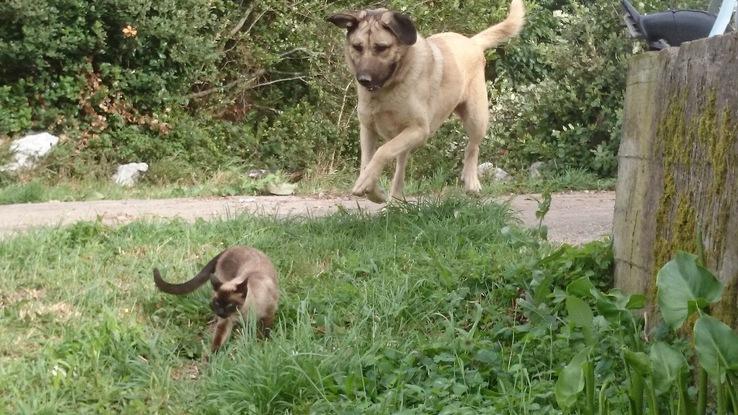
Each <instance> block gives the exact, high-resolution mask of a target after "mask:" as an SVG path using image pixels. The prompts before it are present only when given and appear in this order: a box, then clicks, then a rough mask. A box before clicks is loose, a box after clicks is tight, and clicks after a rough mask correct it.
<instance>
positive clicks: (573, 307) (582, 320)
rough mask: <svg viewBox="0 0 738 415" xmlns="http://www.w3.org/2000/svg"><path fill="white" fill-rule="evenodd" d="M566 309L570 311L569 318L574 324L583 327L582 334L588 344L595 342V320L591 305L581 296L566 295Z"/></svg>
mask: <svg viewBox="0 0 738 415" xmlns="http://www.w3.org/2000/svg"><path fill="white" fill-rule="evenodd" d="M566 311H567V312H568V313H569V319H570V320H571V322H572V323H574V325H576V326H578V327H581V328H582V335H584V341H585V342H587V344H590V345H591V344H594V336H593V334H592V333H593V324H592V322H593V320H594V315H592V309H591V308H589V305H588V304H587V303H585V302H584V300H582V299H581V298H579V297H575V296H573V295H569V296H567V297H566Z"/></svg>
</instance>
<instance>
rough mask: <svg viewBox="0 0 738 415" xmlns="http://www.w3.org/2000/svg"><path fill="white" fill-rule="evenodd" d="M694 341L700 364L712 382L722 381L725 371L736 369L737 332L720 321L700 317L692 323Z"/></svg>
mask: <svg viewBox="0 0 738 415" xmlns="http://www.w3.org/2000/svg"><path fill="white" fill-rule="evenodd" d="M694 343H695V344H694V347H695V349H696V350H697V356H698V357H699V358H700V365H702V367H703V368H704V369H705V371H706V372H707V373H708V374H709V375H710V377H711V379H712V380H713V381H714V382H718V381H719V383H723V382H724V381H725V373H726V371H733V372H735V371H738V334H736V333H735V332H734V331H733V329H731V328H730V327H729V326H728V325H726V324H725V323H723V322H722V321H720V320H718V319H716V318H714V317H710V316H708V315H704V316H702V317H700V318H699V319H698V320H697V322H696V323H695V324H694Z"/></svg>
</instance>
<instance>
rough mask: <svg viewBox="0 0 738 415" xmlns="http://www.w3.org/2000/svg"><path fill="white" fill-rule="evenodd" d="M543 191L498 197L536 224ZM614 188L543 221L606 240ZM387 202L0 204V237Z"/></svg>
mask: <svg viewBox="0 0 738 415" xmlns="http://www.w3.org/2000/svg"><path fill="white" fill-rule="evenodd" d="M539 198H540V195H511V196H508V197H499V198H497V199H496V200H498V201H503V202H505V201H507V202H509V203H510V205H511V206H512V208H513V209H514V210H515V211H517V212H518V214H519V217H520V219H521V221H522V222H523V223H524V224H526V225H528V226H536V225H537V223H538V221H537V219H536V218H535V211H536V208H537V207H538V202H537V201H536V199H539ZM614 205H615V193H614V192H586V191H585V192H569V193H556V194H554V195H553V199H552V202H551V209H550V210H549V212H548V214H547V215H546V217H545V219H544V221H543V223H544V224H545V225H547V226H548V238H549V240H551V241H553V242H559V243H570V244H582V243H585V242H589V241H592V240H597V239H601V238H602V237H604V236H606V235H609V234H610V233H611V231H612V218H613V210H614ZM382 207H383V205H380V204H376V203H372V202H370V201H368V200H366V199H361V198H354V197H302V196H256V197H248V196H236V197H217V198H215V197H214V198H179V199H154V200H135V199H130V200H101V201H86V202H46V203H30V204H16V205H3V206H0V236H3V237H7V236H10V235H13V234H16V233H19V232H22V231H25V230H28V229H32V228H36V227H41V226H59V225H67V224H70V223H74V222H77V221H80V220H95V219H96V218H98V217H99V218H100V219H101V220H102V221H103V222H104V223H107V224H121V223H126V222H130V221H132V220H135V219H141V218H172V217H179V218H182V219H185V220H188V221H193V220H195V219H197V218H203V219H206V220H207V219H211V218H216V217H232V216H235V215H239V214H243V213H247V214H254V215H270V216H276V217H285V216H289V215H302V216H313V217H317V216H322V215H327V214H330V213H332V212H336V211H337V210H338V209H340V208H344V209H347V210H357V209H361V210H363V211H366V212H376V211H379V210H380V209H381V208H382Z"/></svg>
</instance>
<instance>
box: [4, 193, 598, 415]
mask: <svg viewBox="0 0 738 415" xmlns="http://www.w3.org/2000/svg"><path fill="white" fill-rule="evenodd" d="M234 244H249V245H252V246H256V247H258V248H260V249H262V250H264V251H265V252H267V253H268V254H269V255H270V256H271V257H272V258H273V260H274V262H275V264H276V266H277V268H278V269H279V271H280V284H281V290H282V293H283V295H282V300H281V304H280V309H279V314H278V319H277V323H276V330H275V331H274V333H273V337H272V339H271V340H269V341H263V342H259V341H255V340H254V339H253V337H251V336H250V335H248V333H243V334H236V335H235V336H234V337H232V338H231V340H230V341H229V342H228V343H227V345H226V348H225V350H224V352H223V353H220V354H218V355H216V356H215V357H214V358H212V359H211V360H210V362H209V363H205V362H203V360H202V356H203V353H204V352H205V351H206V350H207V347H208V342H209V341H210V336H211V332H210V330H209V329H208V327H207V323H208V320H209V318H210V316H211V313H210V311H209V308H208V304H207V303H208V302H207V297H208V289H205V288H204V289H201V290H199V291H197V292H196V293H193V294H191V295H188V296H183V297H176V296H169V295H165V294H162V293H160V292H157V291H156V290H155V288H154V284H153V282H152V277H151V268H152V267H154V266H158V267H160V268H161V269H162V270H163V272H164V273H165V275H167V276H169V277H170V278H172V279H174V278H177V279H179V280H183V279H185V278H188V277H189V276H191V275H193V274H194V273H195V272H196V271H197V270H199V266H201V265H202V264H204V263H205V262H206V261H207V260H208V259H209V258H210V257H212V256H213V255H214V254H216V253H217V252H219V251H220V250H222V249H223V248H224V247H226V246H229V245H234ZM610 266H611V257H610V251H609V245H608V243H607V242H602V243H594V244H590V245H586V246H585V247H583V248H573V247H563V248H553V247H551V246H549V245H548V244H547V243H545V241H540V240H538V239H536V238H535V237H534V236H533V233H531V232H529V231H527V230H524V229H521V228H519V227H517V226H516V225H515V220H514V218H513V217H512V216H511V213H510V211H509V209H508V208H507V207H506V206H504V205H497V204H484V203H481V202H479V201H474V200H468V199H464V198H450V199H446V200H438V201H424V202H421V203H419V204H417V205H410V204H396V205H391V206H389V207H388V208H387V209H386V210H384V211H383V212H382V213H380V214H378V215H376V216H366V215H362V214H360V213H359V214H354V213H347V212H340V213H338V214H335V215H332V216H330V217H326V218H322V219H313V220H307V219H291V220H281V221H277V220H273V219H269V218H261V219H259V218H248V217H236V218H232V219H229V220H221V221H215V222H203V221H198V222H196V223H194V224H187V223H184V222H180V221H172V222H158V223H151V222H135V223H132V224H129V225H126V226H122V227H119V228H111V227H107V226H105V225H102V224H100V223H96V222H81V223H78V224H76V225H73V226H71V227H67V228H61V229H47V230H37V231H32V232H29V233H27V234H24V235H21V236H19V237H15V238H13V239H10V240H4V241H0V274H2V275H3V276H4V278H2V279H0V293H1V294H0V304H1V305H2V307H0V332H2V336H0V391H2V393H0V413H3V412H7V413H34V414H37V413H54V414H56V413H74V414H78V413H135V414H140V413H254V414H267V413H279V414H282V413H300V414H302V413H341V414H345V413H357V414H358V413H370V414H385V413H408V414H409V413H418V414H420V413H454V414H457V413H469V414H480V413H489V414H507V413H510V414H526V413H528V414H545V413H559V410H558V409H557V408H556V404H555V400H554V398H553V392H552V391H553V385H554V382H555V380H556V372H557V370H558V369H560V368H561V367H562V366H563V365H564V364H565V363H567V362H568V361H569V359H570V358H571V357H572V355H573V354H574V350H575V349H570V347H569V346H570V342H572V341H575V340H574V339H572V338H570V333H569V329H568V328H567V327H566V326H562V325H561V324H560V319H555V318H554V319H553V320H546V321H545V324H544V323H541V322H540V319H538V318H537V317H536V316H537V315H538V313H529V312H527V311H526V309H525V308H524V307H522V306H521V304H532V303H534V298H538V297H540V296H544V297H546V298H549V297H550V298H553V300H552V302H551V305H549V306H545V307H546V309H545V311H546V312H547V313H555V312H556V310H558V309H560V308H561V307H560V305H561V304H560V301H559V302H556V298H558V297H561V295H560V294H557V293H560V292H561V288H560V287H563V286H565V285H566V283H567V282H568V281H571V280H572V279H574V278H577V277H579V276H582V275H588V276H590V278H592V280H593V281H596V282H597V281H598V283H599V284H601V285H607V284H609V283H610V282H609V279H610V277H611V272H610V271H611V270H610ZM557 290H558V291H557ZM557 295H558V297H556V296H557ZM517 298H523V299H526V300H527V301H528V303H519V304H518V306H516V305H515V300H516V299H517ZM539 307H542V306H539ZM571 336H574V335H573V334H572V335H571Z"/></svg>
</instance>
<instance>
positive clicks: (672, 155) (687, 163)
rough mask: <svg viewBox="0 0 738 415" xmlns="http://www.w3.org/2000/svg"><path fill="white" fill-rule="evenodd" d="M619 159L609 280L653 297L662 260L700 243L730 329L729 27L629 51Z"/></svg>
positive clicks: (737, 256) (734, 52)
mask: <svg viewBox="0 0 738 415" xmlns="http://www.w3.org/2000/svg"><path fill="white" fill-rule="evenodd" d="M618 157H619V162H620V164H619V171H618V182H617V189H616V191H617V192H616V193H617V196H616V200H615V222H614V228H613V239H614V250H615V284H616V286H617V287H618V288H620V289H622V290H624V291H626V292H630V293H634V292H637V293H645V294H646V295H647V296H648V297H649V298H650V299H651V300H653V301H650V303H651V304H654V303H655V299H656V284H655V281H656V273H657V272H658V270H659V269H660V268H661V266H663V264H664V263H666V262H667V261H668V260H669V259H671V257H672V256H673V254H674V252H675V251H676V250H685V251H689V252H692V253H697V249H698V244H699V243H701V244H702V246H703V247H704V250H705V257H706V266H707V267H708V268H710V269H711V270H712V271H713V272H715V273H716V275H718V277H719V278H720V280H721V281H722V282H723V284H724V286H725V290H724V292H723V296H722V300H721V302H720V304H719V305H718V306H716V307H715V308H714V310H713V312H714V313H715V315H716V316H718V317H719V318H721V319H722V320H723V321H725V322H726V323H728V324H730V325H731V326H732V327H734V328H736V327H738V34H730V35H726V36H718V37H715V38H711V39H702V40H699V41H695V42H689V43H686V44H683V45H682V46H681V47H680V48H669V49H666V50H663V51H661V52H649V53H644V54H641V55H638V56H635V57H634V58H633V60H632V61H631V63H630V69H629V73H628V83H627V90H626V94H625V113H624V121H623V138H622V142H621V144H620V152H619V156H618ZM700 239H701V241H700ZM698 241H700V242H698Z"/></svg>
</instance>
